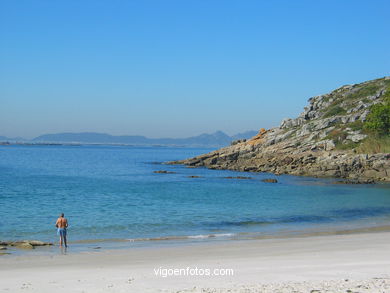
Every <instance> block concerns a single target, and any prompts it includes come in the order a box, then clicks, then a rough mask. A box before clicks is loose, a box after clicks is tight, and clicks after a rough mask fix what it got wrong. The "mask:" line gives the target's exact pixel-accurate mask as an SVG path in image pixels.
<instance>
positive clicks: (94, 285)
mask: <svg viewBox="0 0 390 293" xmlns="http://www.w3.org/2000/svg"><path fill="white" fill-rule="evenodd" d="M389 243H390V233H389V232H376V233H363V234H350V235H328V236H313V237H297V238H285V239H266V240H246V241H225V242H207V243H206V242H205V243H199V244H189V245H179V246H177V245H172V246H166V247H158V248H156V247H147V248H139V247H138V248H134V249H121V250H96V251H93V252H81V253H72V250H71V248H70V249H69V251H68V254H66V255H61V254H60V252H59V254H58V255H23V256H2V257H1V258H0V276H1V277H0V278H1V282H0V290H1V292H40V293H43V292H390V250H389ZM58 249H59V248H58ZM207 272H209V273H210V275H207ZM180 274H181V275H180ZM196 274H198V275H196ZM201 274H203V275H201ZM216 274H218V275H216ZM221 275H224V276H221ZM316 290H317V291H316ZM348 290H350V291H348Z"/></svg>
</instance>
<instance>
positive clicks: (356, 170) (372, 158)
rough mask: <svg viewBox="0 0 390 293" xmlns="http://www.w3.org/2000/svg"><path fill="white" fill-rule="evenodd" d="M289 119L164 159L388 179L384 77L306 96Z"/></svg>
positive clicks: (389, 83)
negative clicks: (209, 148) (206, 149)
mask: <svg viewBox="0 0 390 293" xmlns="http://www.w3.org/2000/svg"><path fill="white" fill-rule="evenodd" d="M308 102H309V105H308V106H307V107H305V109H304V111H303V112H302V113H301V114H300V115H299V116H298V117H297V118H295V119H284V120H283V121H282V122H281V124H280V126H279V127H275V128H272V129H269V130H265V129H261V130H260V132H259V133H258V134H257V135H256V136H254V137H252V138H251V139H249V140H238V141H235V142H233V143H232V145H231V146H229V147H225V148H222V149H219V150H217V151H214V152H211V153H208V154H205V155H201V156H198V157H195V158H191V159H187V160H183V161H177V162H170V163H172V164H186V165H189V166H205V167H208V168H211V169H230V170H238V171H251V172H271V173H274V174H292V175H303V176H315V177H340V178H347V179H351V180H353V181H355V182H372V181H374V180H375V181H390V154H389V152H390V150H389V149H390V140H389V123H390V113H389V109H390V77H385V78H381V79H376V80H372V81H367V82H363V83H360V84H355V85H346V86H342V87H340V88H338V89H336V90H334V91H332V92H331V93H329V94H324V95H320V96H316V97H312V98H310V99H309V101H308Z"/></svg>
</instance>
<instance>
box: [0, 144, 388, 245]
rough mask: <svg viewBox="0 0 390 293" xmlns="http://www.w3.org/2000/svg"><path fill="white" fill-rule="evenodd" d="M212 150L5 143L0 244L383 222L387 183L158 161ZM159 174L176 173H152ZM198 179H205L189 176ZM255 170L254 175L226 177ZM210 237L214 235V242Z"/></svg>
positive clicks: (0, 164)
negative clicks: (64, 235) (62, 221)
mask: <svg viewBox="0 0 390 293" xmlns="http://www.w3.org/2000/svg"><path fill="white" fill-rule="evenodd" d="M208 151H210V149H200V148H196V149H195V148H165V147H128V146H1V147H0V240H3V239H4V240H17V239H40V240H45V241H53V240H54V239H56V238H57V237H56V235H55V227H54V223H55V221H56V218H57V216H58V214H59V213H60V212H64V213H65V215H66V217H67V218H68V219H69V223H70V227H69V238H70V240H72V241H78V240H89V239H136V240H137V239H145V238H162V237H172V238H175V237H178V238H180V237H184V236H189V237H190V238H191V237H192V238H194V239H196V238H202V237H206V235H209V236H210V235H214V236H215V237H221V238H224V237H227V238H229V237H235V236H237V235H241V236H243V235H244V236H251V235H279V234H283V233H287V234H288V233H297V232H300V231H326V230H337V229H353V228H358V227H373V226H380V225H386V224H388V223H389V221H390V189H389V186H388V185H383V184H382V185H358V186H357V185H356V186H354V185H335V184H331V180H324V179H313V178H304V177H294V176H287V175H283V176H278V177H277V179H278V180H279V183H277V184H270V183H264V182H262V181H261V179H264V178H276V177H275V176H274V175H272V174H260V173H259V174H251V173H249V174H245V173H239V172H232V171H217V170H207V169H203V168H198V169H193V168H186V167H185V166H170V165H161V164H159V163H161V162H164V161H169V160H177V159H184V158H187V157H192V156H195V155H198V154H201V153H205V152H208ZM156 170H168V171H174V172H176V173H175V174H155V173H153V171H156ZM191 175H195V176H201V178H188V176H191ZM238 175H240V176H252V177H253V178H254V179H252V180H239V179H225V178H223V177H226V176H238ZM215 237H213V238H215Z"/></svg>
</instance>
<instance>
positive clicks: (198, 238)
mask: <svg viewBox="0 0 390 293" xmlns="http://www.w3.org/2000/svg"><path fill="white" fill-rule="evenodd" d="M314 229H315V228H313V227H312V228H311V229H306V230H301V231H295V232H291V231H287V232H285V233H278V234H266V235H261V234H263V233H262V232H256V233H252V232H241V233H220V234H219V233H215V234H200V235H190V236H185V235H183V236H162V237H155V238H135V239H122V238H112V239H84V240H73V241H68V245H69V247H71V249H70V251H71V253H72V254H80V253H88V252H91V251H95V250H100V251H126V250H131V249H143V248H145V249H160V248H164V247H186V246H197V245H200V246H202V245H208V244H211V245H214V244H215V245H219V244H222V245H223V244H225V243H232V242H233V243H234V242H247V241H248V242H250V241H261V240H277V239H282V240H287V239H300V238H311V237H326V236H337V235H356V234H358V235H359V234H375V233H383V232H390V225H381V226H373V227H358V228H351V229H340V230H323V231H313V230H314ZM25 241H36V240H25ZM49 243H50V242H49ZM6 247H7V249H6V250H1V251H0V260H1V259H2V258H4V257H7V258H12V257H24V256H34V255H48V256H52V255H55V254H56V253H57V252H58V249H59V248H60V247H59V245H58V243H57V242H52V243H51V244H49V245H43V246H34V248H33V249H23V248H18V247H17V246H6Z"/></svg>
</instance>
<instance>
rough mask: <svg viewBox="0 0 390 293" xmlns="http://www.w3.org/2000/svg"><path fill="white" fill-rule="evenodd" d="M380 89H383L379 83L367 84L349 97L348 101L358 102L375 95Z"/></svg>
mask: <svg viewBox="0 0 390 293" xmlns="http://www.w3.org/2000/svg"><path fill="white" fill-rule="evenodd" d="M380 88H381V85H380V84H379V83H372V84H366V85H363V86H362V87H361V88H360V89H358V90H357V91H356V92H354V93H352V94H350V95H348V96H347V99H348V100H357V99H359V100H361V99H363V98H365V97H367V96H372V95H374V94H375V93H376V92H377V91H378V90H379V89H380Z"/></svg>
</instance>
